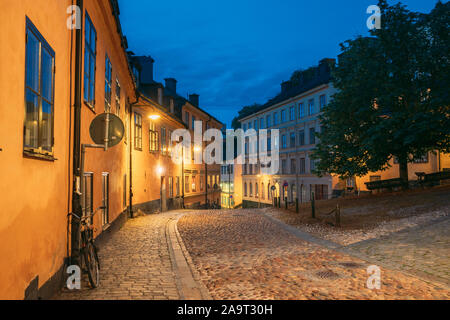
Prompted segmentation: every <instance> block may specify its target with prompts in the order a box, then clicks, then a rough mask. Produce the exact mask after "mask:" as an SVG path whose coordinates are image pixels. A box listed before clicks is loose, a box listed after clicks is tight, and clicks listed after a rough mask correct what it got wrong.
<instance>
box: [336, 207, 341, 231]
mask: <svg viewBox="0 0 450 320" xmlns="http://www.w3.org/2000/svg"><path fill="white" fill-rule="evenodd" d="M336 227H341V208H340V207H339V204H338V205H336Z"/></svg>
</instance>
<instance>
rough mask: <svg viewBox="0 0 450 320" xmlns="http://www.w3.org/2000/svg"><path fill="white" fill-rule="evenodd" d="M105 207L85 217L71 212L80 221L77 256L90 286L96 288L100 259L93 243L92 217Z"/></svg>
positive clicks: (98, 279) (98, 282)
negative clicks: (84, 268)
mask: <svg viewBox="0 0 450 320" xmlns="http://www.w3.org/2000/svg"><path fill="white" fill-rule="evenodd" d="M103 209H105V207H100V208H98V209H97V210H96V211H95V212H94V213H92V214H89V215H87V216H85V217H79V216H77V215H76V214H74V213H72V214H71V215H72V217H73V218H75V219H77V220H78V221H79V223H80V229H81V244H80V251H79V257H80V259H81V263H80V265H81V266H83V263H84V266H85V267H86V272H87V274H88V278H89V283H90V284H91V286H92V288H94V289H95V288H97V287H98V286H99V284H100V261H99V259H98V254H97V247H96V246H95V244H94V226H93V225H92V219H93V218H94V216H95V214H96V213H97V212H98V211H100V210H103Z"/></svg>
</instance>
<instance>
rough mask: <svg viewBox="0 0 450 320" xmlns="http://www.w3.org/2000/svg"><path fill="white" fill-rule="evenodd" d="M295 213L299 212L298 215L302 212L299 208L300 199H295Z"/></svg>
mask: <svg viewBox="0 0 450 320" xmlns="http://www.w3.org/2000/svg"><path fill="white" fill-rule="evenodd" d="M295 212H297V213H299V212H300V208H299V206H298V198H295Z"/></svg>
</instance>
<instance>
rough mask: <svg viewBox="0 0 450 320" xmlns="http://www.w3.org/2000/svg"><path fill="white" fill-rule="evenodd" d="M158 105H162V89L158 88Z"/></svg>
mask: <svg viewBox="0 0 450 320" xmlns="http://www.w3.org/2000/svg"><path fill="white" fill-rule="evenodd" d="M158 103H159V105H160V106H162V104H163V89H162V88H158Z"/></svg>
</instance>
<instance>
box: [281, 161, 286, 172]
mask: <svg viewBox="0 0 450 320" xmlns="http://www.w3.org/2000/svg"><path fill="white" fill-rule="evenodd" d="M285 173H286V160H285V159H283V160H281V174H285Z"/></svg>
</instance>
